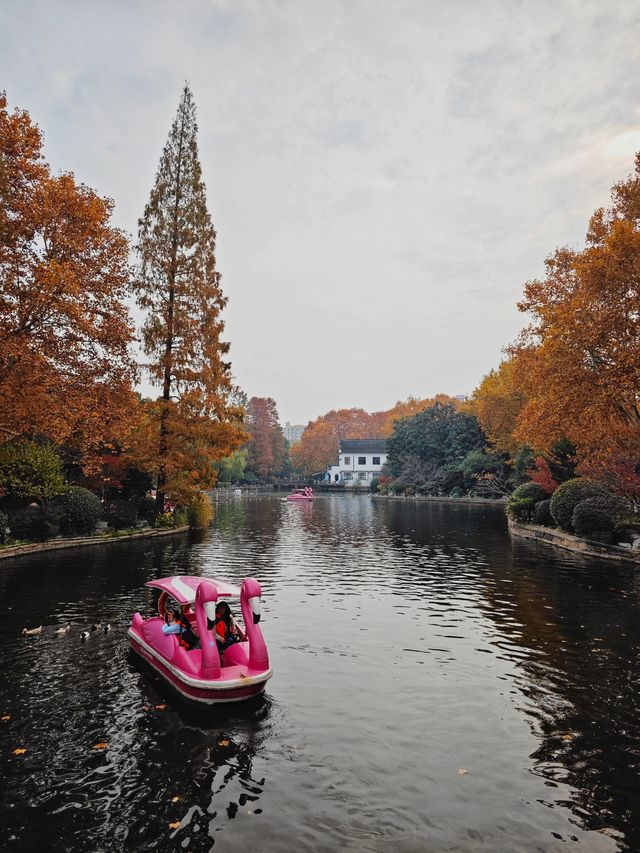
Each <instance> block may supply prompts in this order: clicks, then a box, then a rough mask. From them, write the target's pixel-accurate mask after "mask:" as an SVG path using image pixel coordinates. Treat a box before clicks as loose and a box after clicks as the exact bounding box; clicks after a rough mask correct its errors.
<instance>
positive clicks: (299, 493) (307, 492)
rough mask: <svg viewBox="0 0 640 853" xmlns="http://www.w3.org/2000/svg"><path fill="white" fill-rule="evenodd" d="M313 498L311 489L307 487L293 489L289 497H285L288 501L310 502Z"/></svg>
mask: <svg viewBox="0 0 640 853" xmlns="http://www.w3.org/2000/svg"><path fill="white" fill-rule="evenodd" d="M313 498H314V494H313V489H312V488H311V486H307V487H306V488H304V489H294V490H293V491H292V492H291V494H290V495H287V497H286V500H288V501H312V500H313Z"/></svg>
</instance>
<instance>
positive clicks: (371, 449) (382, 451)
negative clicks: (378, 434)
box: [327, 438, 387, 486]
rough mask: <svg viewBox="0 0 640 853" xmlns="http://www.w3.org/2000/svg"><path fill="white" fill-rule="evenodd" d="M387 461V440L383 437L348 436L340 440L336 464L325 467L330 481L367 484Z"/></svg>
mask: <svg viewBox="0 0 640 853" xmlns="http://www.w3.org/2000/svg"><path fill="white" fill-rule="evenodd" d="M386 461H387V442H386V440H385V439H384V438H348V439H342V440H341V441H340V446H339V449H338V463H337V465H330V466H329V468H328V469H327V475H328V479H329V480H330V481H331V482H332V483H344V485H345V486H368V485H369V483H370V482H371V480H372V479H373V478H374V477H379V476H380V471H381V470H382V466H383V465H384V463H385V462H386Z"/></svg>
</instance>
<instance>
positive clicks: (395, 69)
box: [0, 0, 640, 422]
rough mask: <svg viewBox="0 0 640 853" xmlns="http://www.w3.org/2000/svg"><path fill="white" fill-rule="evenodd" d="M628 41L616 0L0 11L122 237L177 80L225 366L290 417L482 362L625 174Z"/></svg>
mask: <svg viewBox="0 0 640 853" xmlns="http://www.w3.org/2000/svg"><path fill="white" fill-rule="evenodd" d="M638 45H640V9H638V7H637V6H636V4H629V3H626V2H624V0H616V2H604V0H602V2H598V0H591V1H590V2H585V0H564V2H550V0H532V2H523V3H519V4H513V3H506V2H490V0H478V2H470V1H469V2H456V3H449V4H443V3H440V2H422V0H415V2H411V1H410V0H397V2H392V0H385V2H382V0H380V2H371V0H366V2H364V0H342V2H338V0H332V1H331V2H325V3H314V2H312V0H284V1H283V2H248V0H237V2H233V3H232V2H209V3H206V2H195V0H194V2H190V3H189V4H182V5H178V4H175V3H170V2H168V0H167V2H155V0H154V2H151V0H146V2H138V3H136V4H126V3H113V2H110V0H96V1H95V2H92V3H86V4H77V3H71V2H70V3H68V4H65V3H63V2H57V3H55V4H51V3H48V2H39V3H38V2H29V3H20V2H17V0H8V2H5V3H4V4H3V28H2V32H1V34H0V63H1V66H2V67H1V70H2V80H3V85H4V86H6V88H7V92H8V95H9V98H10V101H11V103H14V104H18V105H20V106H22V107H25V108H27V109H29V110H30V111H31V113H32V115H33V117H34V119H35V120H36V121H38V123H39V124H40V125H41V126H42V128H43V129H44V130H45V134H46V153H47V156H48V157H49V159H50V161H51V162H52V164H53V165H54V166H55V167H57V168H65V169H73V170H74V171H75V172H76V174H77V176H78V177H79V178H80V179H82V180H84V181H86V182H87V183H89V184H90V185H92V186H95V187H96V188H97V189H98V190H99V191H100V192H103V193H106V194H109V195H111V196H112V197H113V198H114V199H115V201H116V219H117V222H118V224H120V225H122V226H123V227H125V228H126V229H127V230H128V231H129V232H135V228H136V220H137V217H138V216H139V215H140V213H141V212H142V209H143V206H144V204H145V202H146V200H147V197H148V194H149V191H150V189H151V185H152V182H153V178H154V173H155V169H156V166H157V162H158V158H159V155H160V151H161V148H162V145H163V144H164V141H165V138H166V135H167V132H168V130H169V125H170V122H171V120H172V118H173V115H174V112H175V108H176V106H177V100H178V96H179V90H180V87H181V85H182V83H183V81H184V79H185V78H188V79H189V81H190V82H191V85H192V87H193V89H194V94H195V97H196V102H197V104H198V108H199V123H200V152H201V159H202V163H203V168H204V173H205V177H206V180H207V187H208V195H209V202H210V209H211V212H212V215H213V219H214V223H215V225H216V228H217V230H218V236H219V252H218V259H219V266H220V269H221V271H222V273H223V284H224V287H225V289H226V292H227V294H228V296H229V297H230V304H229V308H228V311H227V315H226V319H227V330H228V336H229V338H230V340H231V341H232V360H233V367H234V371H235V373H236V375H237V379H238V381H239V382H240V384H241V385H242V386H243V387H244V388H245V389H246V390H247V392H248V393H250V394H259V395H269V396H273V397H274V398H275V399H276V400H277V401H278V404H279V408H280V412H281V415H282V417H283V419H287V420H291V421H295V422H298V421H304V420H307V419H309V418H312V417H315V416H316V415H317V414H319V413H321V412H323V411H326V410H327V409H329V408H332V407H334V406H338V405H361V406H363V407H365V408H369V409H380V408H384V407H387V406H389V405H391V404H392V403H393V402H394V401H395V400H396V399H397V398H398V397H402V396H407V395H408V394H410V393H413V394H416V395H427V394H431V393H435V392H437V391H448V392H451V393H458V392H468V391H470V390H471V389H472V388H473V387H474V386H475V385H476V384H477V382H478V381H479V379H480V378H481V376H482V374H483V373H484V372H486V371H487V370H489V369H490V368H491V367H492V366H494V365H495V364H496V363H497V361H498V359H499V351H500V347H501V346H503V345H504V344H506V343H508V342H509V341H510V340H511V339H512V338H513V337H514V336H515V334H516V332H517V330H518V328H519V326H520V325H521V323H522V319H523V318H521V317H519V316H518V314H517V311H516V309H515V302H516V299H517V298H518V296H519V293H520V289H521V286H522V283H523V282H524V281H525V280H527V279H529V278H532V277H534V276H536V275H539V274H540V273H541V271H542V261H543V259H544V257H545V256H546V255H547V254H548V253H549V252H551V251H552V250H553V248H554V246H555V245H557V244H563V243H575V242H577V241H579V240H581V239H582V237H583V234H584V231H585V229H586V224H587V221H588V218H589V216H590V214H591V212H592V210H593V209H594V207H596V206H598V205H600V204H605V203H606V201H607V199H608V191H609V187H610V185H611V184H612V183H613V182H614V181H615V180H617V179H619V178H620V177H622V176H623V175H624V174H626V173H627V172H628V171H629V170H630V169H631V167H632V153H633V150H634V148H635V147H640V143H639V142H636V141H635V140H636V139H637V133H638V128H640V98H639V97H638V95H639V92H638V88H639V85H638V75H637V61H638V58H639V57H638V53H639V49H638Z"/></svg>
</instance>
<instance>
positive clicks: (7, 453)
mask: <svg viewBox="0 0 640 853" xmlns="http://www.w3.org/2000/svg"><path fill="white" fill-rule="evenodd" d="M64 488H65V483H64V477H63V474H62V462H61V460H60V457H59V456H58V454H57V453H56V452H55V450H54V449H53V447H51V445H48V444H37V443H36V442H35V441H10V442H8V443H7V444H3V445H2V446H1V447H0V491H4V492H5V493H6V494H7V496H8V497H9V498H18V499H25V498H26V499H28V500H38V501H43V500H45V499H46V498H52V497H55V496H56V495H59V494H61V493H62V492H63V491H64Z"/></svg>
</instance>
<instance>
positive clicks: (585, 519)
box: [571, 492, 627, 543]
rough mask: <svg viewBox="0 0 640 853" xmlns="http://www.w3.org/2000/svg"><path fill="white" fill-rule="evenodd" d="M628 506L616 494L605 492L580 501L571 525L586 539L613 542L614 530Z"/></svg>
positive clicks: (574, 511)
mask: <svg viewBox="0 0 640 853" xmlns="http://www.w3.org/2000/svg"><path fill="white" fill-rule="evenodd" d="M626 509H627V507H626V505H625V503H624V501H622V500H620V498H617V497H616V496H615V495H610V494H607V493H606V492H603V493H602V494H599V495H592V496H591V497H588V498H584V500H581V501H579V502H578V503H577V504H576V506H575V509H574V510H573V515H572V517H571V526H572V527H573V529H574V530H575V532H576V533H577V534H578V536H583V537H584V538H585V539H593V540H595V541H596V542H607V543H608V542H611V541H612V539H613V531H614V529H615V527H616V523H617V521H618V519H619V518H621V517H622V515H623V514H624V513H625V511H626Z"/></svg>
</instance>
